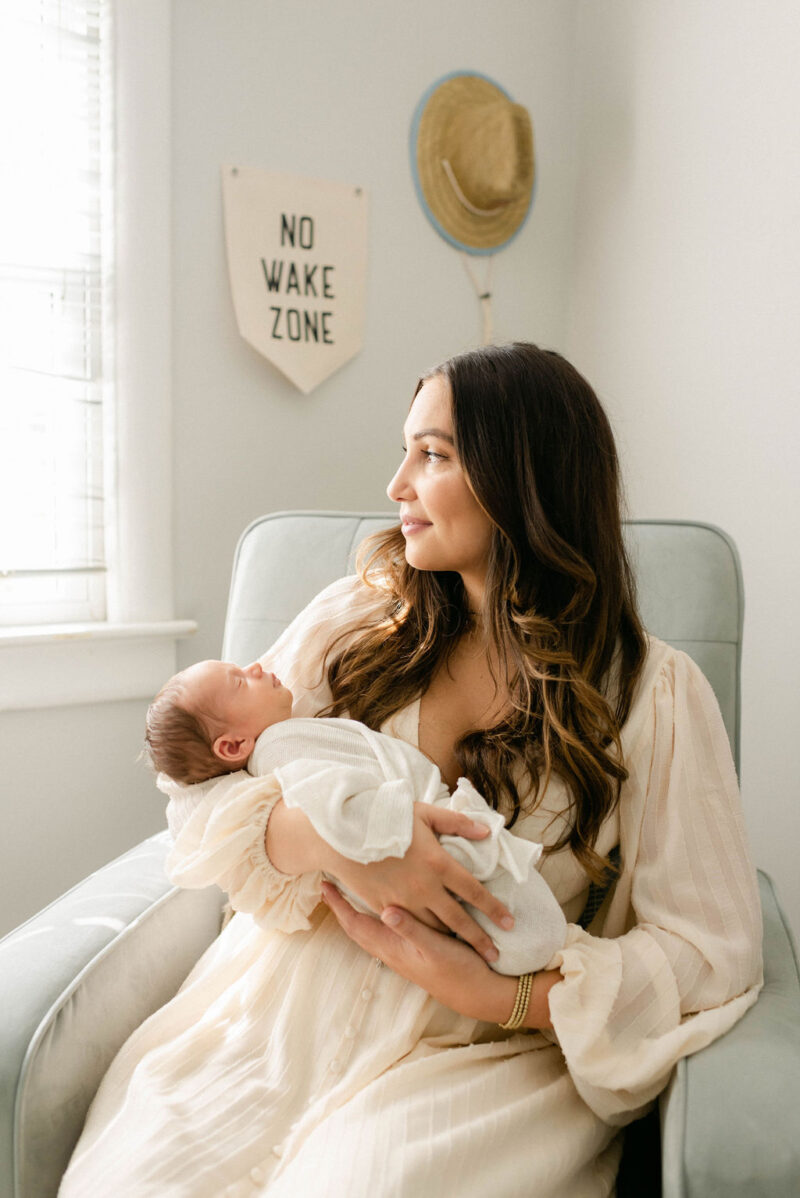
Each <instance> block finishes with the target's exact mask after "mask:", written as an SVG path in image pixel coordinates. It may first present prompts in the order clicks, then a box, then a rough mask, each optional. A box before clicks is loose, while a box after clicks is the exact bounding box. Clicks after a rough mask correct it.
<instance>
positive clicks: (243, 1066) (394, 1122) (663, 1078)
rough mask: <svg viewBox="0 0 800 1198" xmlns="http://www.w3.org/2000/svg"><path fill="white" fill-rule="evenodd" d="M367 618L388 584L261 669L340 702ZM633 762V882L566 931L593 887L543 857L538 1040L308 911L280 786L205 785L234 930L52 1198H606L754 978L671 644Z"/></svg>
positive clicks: (743, 888)
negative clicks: (563, 935) (354, 635)
mask: <svg viewBox="0 0 800 1198" xmlns="http://www.w3.org/2000/svg"><path fill="white" fill-rule="evenodd" d="M378 598H379V597H378ZM375 609H376V596H375V592H373V591H367V590H366V589H365V588H363V587H362V586H361V584H360V583H359V582H358V581H357V580H355V579H352V578H351V579H345V580H342V581H340V582H339V583H336V584H334V585H333V586H332V587H329V588H328V589H327V590H326V591H324V592H323V593H322V594H321V595H320V596H318V598H317V599H316V600H314V602H313V603H312V604H311V605H310V606H309V607H308V608H307V609H306V610H305V611H304V612H303V613H302V614H301V615H300V616H299V617H298V618H297V620H296V621H295V622H294V623H293V624H292V625H291V627H290V628H289V629H288V630H287V632H286V633H285V634H284V636H283V637H282V638H281V639H280V641H279V642H278V643H277V644H276V646H274V647H273V649H272V650H271V651H270V652H269V653H268V654H266V655H265V658H264V662H265V664H268V665H269V668H270V669H272V670H275V671H276V672H277V673H278V674H279V675H280V677H281V678H282V679H283V680H284V682H286V684H287V685H288V686H289V687H290V689H291V690H292V691H293V693H294V694H295V697H296V704H295V713H296V714H297V715H301V716H310V715H313V714H314V713H315V712H316V711H319V710H321V709H322V708H323V707H324V706H325V704H326V702H327V701H328V698H329V695H328V692H327V690H326V686H325V684H324V683H323V682H321V681H320V661H321V658H322V655H323V654H324V651H325V649H326V648H327V646H328V644H329V643H330V642H331V640H332V639H333V638H334V637H335V636H337V635H338V634H339V633H340V632H341V631H342V628H343V627H345V626H346V622H347V621H352V623H353V626H356V625H357V624H359V623H361V622H363V621H364V620H365V619H369V617H370V614H371V613H372V612H373V611H374V610H375ZM418 718H419V704H418V703H415V704H412V705H411V706H410V707H408V708H406V709H404V710H403V711H402V712H399V713H397V714H396V715H395V716H394V717H393V718H392V719H391V720H390V721H389V722H388V723H387V724H386V725H385V726H384V728H383V731H385V732H389V733H391V734H392V735H395V736H398V737H401V738H402V739H404V740H407V741H408V742H409V743H411V744H416V743H417V739H418ZM623 749H624V754H625V761H626V764H627V766H628V769H629V771H630V776H629V779H628V781H627V783H626V784H625V786H624V788H623V794H622V799H621V802H620V805H619V808H618V810H617V811H616V812H615V814H614V815H613V816H612V817H611V818H610V819H609V820H608V821H607V823H606V825H605V826H604V828H603V830H602V834H601V837H600V840H599V842H598V845H597V848H598V851H600V852H603V853H605V852H608V851H609V850H610V849H611V848H612V847H613V846H614V845H615V844H617V843H618V844H619V846H620V851H621V869H622V872H621V875H620V877H619V879H618V881H617V884H616V886H615V887H614V890H613V892H612V894H611V896H610V897H609V899H608V901H607V902H606V903H605V904H604V905H603V907H602V908H601V909H600V911H599V912H598V914H597V916H596V917H595V919H594V921H593V923H592V924H591V925H590V927H589V928H588V929H585V930H584V929H583V928H581V927H580V926H579V924H578V923H577V922H575V921H577V920H578V919H579V917H580V915H581V912H582V910H583V908H584V905H585V902H586V897H587V893H588V890H589V883H588V879H587V877H586V875H585V873H584V872H583V870H582V869H581V867H580V866H579V865H578V863H577V862H576V860H575V858H574V857H573V856H572V854H571V853H570V852H569V850H567V849H563V850H560V851H559V852H555V853H552V854H549V855H545V857H544V858H543V859H542V863H541V866H540V872H541V874H542V876H543V877H544V878H545V880H546V881H547V882H548V884H549V885H550V887H551V889H552V890H553V893H554V894H555V895H556V897H557V899H558V901H559V903H560V904H561V907H562V909H563V911H564V913H565V916H566V918H567V920H568V922H569V926H568V933H567V940H566V944H565V946H564V947H563V948H561V949H559V951H558V952H557V953H556V954H555V956H554V957H553V959H552V960H551V961H550V962H549V967H550V968H557V969H560V971H561V973H562V978H563V980H562V981H561V982H560V983H558V984H557V985H556V986H554V987H553V989H552V990H551V991H550V1009H551V1018H552V1021H553V1025H554V1030H553V1031H552V1032H547V1033H533V1034H519V1033H516V1034H515V1033H508V1032H504V1031H502V1030H501V1029H499V1028H498V1027H497V1026H495V1025H493V1024H486V1023H481V1022H477V1021H475V1020H473V1019H468V1018H466V1017H463V1016H460V1015H457V1014H455V1013H454V1012H452V1011H450V1010H448V1009H447V1008H445V1007H443V1006H441V1005H440V1004H439V1003H438V1002H436V1001H435V1000H434V999H432V998H430V996H428V995H427V994H425V993H424V991H422V990H421V989H420V988H419V987H417V986H415V985H414V984H412V983H410V982H407V981H405V980H404V979H403V978H401V977H398V976H397V975H395V974H393V973H392V972H391V971H390V970H389V969H387V968H382V967H380V966H379V965H378V964H377V963H376V962H375V961H374V960H373V959H372V958H370V957H369V956H367V955H366V954H365V953H364V952H363V951H362V950H361V949H360V948H358V947H357V946H356V945H355V944H353V943H352V942H351V941H349V940H348V938H347V937H346V936H345V935H344V933H343V932H342V931H341V929H340V928H339V925H338V924H337V923H336V920H335V919H334V917H333V915H332V914H330V913H329V912H328V911H327V909H326V908H324V907H317V908H316V909H315V910H314V911H313V912H312V913H311V915H310V917H308V918H306V912H305V910H299V909H298V895H299V894H300V893H301V891H302V884H301V883H300V882H299V881H298V880H296V879H292V878H288V877H287V876H286V875H283V874H280V873H278V872H277V871H276V870H275V869H274V868H273V867H272V866H271V864H270V862H269V860H268V858H267V856H266V853H265V850H264V833H265V828H266V823H267V820H268V819H269V814H270V811H271V810H272V807H273V806H274V804H275V802H276V801H277V799H278V797H279V792H278V789H277V785H276V783H275V782H274V780H271V779H269V778H267V779H261V778H247V777H245V776H243V775H241V774H239V775H232V776H230V777H228V778H224V779H221V780H219V781H218V782H217V783H215V784H214V786H215V793H214V803H215V812H216V815H215V828H214V835H213V836H212V837H209V838H208V839H207V840H206V842H205V844H204V845H203V846H201V847H202V853H200V856H199V857H198V859H197V860H196V861H195V862H194V865H195V866H196V867H197V869H198V871H199V872H198V874H197V875H196V883H195V884H200V883H201V881H202V878H203V876H205V879H206V881H207V882H211V881H219V882H220V883H221V884H222V885H223V886H224V888H225V889H226V890H228V892H229V894H230V896H231V899H232V902H233V905H234V907H235V908H236V910H237V911H238V912H239V914H237V915H236V916H235V917H234V919H233V920H232V921H231V923H230V924H229V925H228V927H227V928H226V929H225V931H224V932H223V933H222V934H221V935H220V937H219V938H218V939H217V940H216V941H215V943H214V944H213V945H212V946H211V948H210V949H209V950H208V952H207V953H206V954H205V955H204V956H203V958H202V959H201V960H200V962H198V964H197V966H196V967H195V969H194V970H193V971H192V973H191V974H190V976H189V978H188V979H187V981H186V982H185V983H184V986H183V987H182V988H181V990H180V991H179V993H178V994H177V995H176V997H175V998H174V999H173V1000H172V1001H171V1002H170V1003H168V1004H167V1005H166V1006H165V1007H163V1008H162V1009H161V1010H160V1011H157V1012H156V1013H155V1014H154V1015H153V1016H151V1018H150V1019H148V1020H147V1022H146V1023H144V1024H143V1025H142V1027H140V1028H139V1029H138V1030H137V1031H136V1032H135V1033H134V1034H133V1035H132V1036H131V1037H130V1039H129V1040H128V1042H127V1043H126V1044H125V1045H124V1046H123V1048H122V1049H121V1051H120V1053H119V1054H118V1056H117V1058H116V1059H115V1061H114V1062H113V1064H112V1066H111V1068H110V1069H109V1071H108V1073H107V1075H106V1077H105V1079H104V1081H103V1083H102V1085H101V1087H100V1090H99V1091H98V1094H97V1096H96V1098H95V1101H94V1103H93V1105H92V1108H91V1110H90V1112H89V1115H88V1118H87V1122H86V1126H85V1129H84V1132H83V1135H82V1137H81V1140H80V1141H79V1143H78V1146H77V1148H76V1151H75V1154H74V1156H73V1158H72V1161H71V1163H70V1167H69V1169H68V1171H67V1173H66V1175H65V1177H64V1180H63V1182H62V1186H61V1189H60V1190H59V1194H60V1195H61V1198H94V1196H95V1195H96V1196H98V1198H100V1196H103V1198H106V1196H110V1195H112V1194H113V1195H114V1196H115V1198H212V1196H219V1195H230V1196H232V1198H233V1196H237V1198H238V1196H241V1195H269V1198H306V1196H308V1198H311V1196H312V1195H313V1198H326V1196H327V1198H367V1196H369V1198H376V1196H378V1198H427V1196H428V1195H431V1196H433V1195H436V1196H437V1198H438V1196H440V1195H442V1194H445V1195H454V1196H455V1195H457V1196H459V1198H462V1196H463V1198H485V1195H486V1194H487V1193H494V1194H498V1195H501V1196H502V1198H517V1196H518V1198H529V1196H530V1195H534V1194H535V1195H536V1196H537V1198H590V1196H591V1198H599V1196H601V1195H609V1194H613V1192H614V1178H615V1174H616V1168H617V1163H618V1157H619V1139H618V1131H619V1128H620V1127H621V1126H623V1125H624V1124H625V1123H626V1122H628V1121H629V1120H630V1119H632V1118H634V1117H635V1116H636V1115H638V1114H639V1113H641V1112H642V1111H643V1110H644V1109H646V1107H647V1106H648V1105H649V1104H650V1103H651V1102H652V1100H653V1099H654V1098H655V1097H656V1096H657V1094H658V1093H659V1091H660V1090H661V1089H662V1088H663V1087H664V1085H665V1084H666V1082H667V1081H668V1079H669V1075H670V1072H671V1070H672V1068H673V1066H674V1064H675V1063H676V1061H678V1060H679V1059H680V1058H681V1057H682V1056H684V1055H686V1054H687V1053H690V1052H694V1051H696V1050H697V1049H699V1048H702V1047H704V1046H705V1045H706V1044H708V1043H710V1042H711V1041H712V1040H714V1039H715V1038H716V1037H717V1036H719V1035H721V1034H722V1033H723V1032H724V1031H726V1030H727V1029H728V1028H730V1027H731V1026H732V1025H733V1024H734V1023H735V1022H736V1021H737V1020H738V1019H739V1018H740V1017H741V1015H742V1014H743V1013H744V1012H745V1011H746V1010H747V1009H748V1007H749V1006H751V1005H752V1003H753V1002H754V1001H755V999H756V996H757V994H758V990H759V988H760V985H761V980H762V979H761V953H760V928H761V919H760V911H759V903H758V895H757V890H756V882H755V873H754V870H753V867H752V865H751V863H750V861H749V857H748V853H747V846H746V842H745V836H744V829H743V822H742V817H741V812H740V807H739V798H738V794H737V789H736V779H735V773H734V769H733V764H732V761H731V756H730V750H729V747H728V741H727V737H726V734H725V730H724V727H723V724H722V720H721V717H720V715H719V711H718V708H717V704H716V700H715V699H714V696H713V692H712V691H711V688H710V687H709V685H708V683H707V682H706V680H705V679H704V678H703V676H702V674H701V673H700V671H699V670H698V669H697V667H696V666H695V665H694V664H693V663H692V662H691V660H690V659H689V658H688V657H686V656H685V655H684V654H682V653H680V652H678V651H676V650H673V649H671V648H670V647H669V646H667V645H665V644H663V643H662V642H659V641H656V640H652V641H651V643H650V652H649V655H648V659H647V663H646V666H645V670H644V674H643V677H642V679H641V682H640V685H639V687H638V689H637V694H636V697H635V699H634V704H633V708H632V711H631V714H630V717H629V719H628V721H627V723H626V726H625V729H624V731H623ZM566 807H567V796H566V793H565V791H564V788H563V785H562V784H561V783H560V782H559V780H557V779H556V780H554V781H553V782H552V783H551V785H550V786H549V787H548V790H547V792H546V793H545V795H544V796H543V797H542V801H541V802H540V804H539V805H538V806H537V808H536V810H535V811H534V812H533V813H531V814H530V815H528V816H527V817H525V818H524V819H521V820H519V821H518V823H517V824H516V825H515V827H514V832H515V833H516V834H517V835H520V836H523V837H526V838H528V839H531V840H537V841H542V842H544V843H545V844H548V843H550V844H552V843H553V842H554V841H555V840H557V838H558V836H559V832H560V830H561V828H562V827H563V826H564V820H565V818H566ZM199 851H200V850H199V849H198V852H199ZM203 857H204V859H205V869H206V874H205V875H203V868H204V866H203V860H202V858H203ZM173 864H174V866H175V867H176V868H180V862H173ZM299 916H301V917H302V919H301V922H300V923H298V917H299ZM303 922H305V925H306V926H305V929H304V930H297V931H291V930H290V929H292V928H293V927H298V926H299V927H301V928H302V926H303Z"/></svg>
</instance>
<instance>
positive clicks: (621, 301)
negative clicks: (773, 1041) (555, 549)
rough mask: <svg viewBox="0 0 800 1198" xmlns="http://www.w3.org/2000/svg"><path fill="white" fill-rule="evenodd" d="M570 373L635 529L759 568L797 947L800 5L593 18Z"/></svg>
mask: <svg viewBox="0 0 800 1198" xmlns="http://www.w3.org/2000/svg"><path fill="white" fill-rule="evenodd" d="M577 31H578V36H577V40H576V46H575V70H576V74H575V78H576V83H577V86H578V87H579V88H580V96H579V100H580V113H581V128H580V138H579V142H578V147H577V160H578V163H579V167H580V174H579V178H578V184H577V208H576V220H575V240H574V258H573V265H572V270H571V272H570V276H569V292H570V312H569V319H568V327H567V331H566V336H565V340H564V349H565V352H566V353H567V356H569V357H571V358H572V360H573V361H575V363H576V365H578V366H579V367H580V368H581V369H582V370H583V371H584V373H585V374H586V375H587V376H588V377H589V378H590V379H592V380H593V382H594V383H595V385H596V386H597V387H598V389H599V391H600V393H601V394H602V396H603V397H604V399H605V400H606V402H607V405H608V407H609V409H610V411H611V414H612V416H613V419H614V422H615V425H616V428H617V430H618V432H619V434H620V440H621V442H622V447H623V452H624V464H625V470H626V474H627V480H628V491H629V504H630V509H631V514H632V515H633V516H637V517H669V516H673V517H677V518H684V519H699V520H706V521H709V522H711V523H714V524H719V525H721V526H722V527H723V528H725V529H726V530H727V531H728V532H729V533H731V534H732V535H733V537H734V539H735V540H736V542H737V544H738V546H739V550H740V553H741V558H742V565H743V572H744V580H745V595H746V614H745V638H744V646H745V648H744V661H743V709H742V789H743V796H744V803H745V812H746V816H747V821H748V824H749V827H750V833H751V838H752V843H753V847H754V855H755V858H756V860H757V862H758V864H760V865H761V866H762V867H764V868H766V869H767V870H768V871H770V872H771V873H772V874H773V875H774V877H775V879H776V881H777V883H778V886H779V890H780V892H781V896H782V899H783V902H784V904H785V906H786V908H787V912H788V914H789V916H790V918H791V919H792V921H793V923H794V927H795V929H800V871H798V868H797V861H796V854H797V847H798V844H800V786H799V784H798V773H797V768H796V764H795V760H794V754H795V749H796V745H797V740H798V732H800V688H798V684H797V677H798V673H799V672H800V649H799V648H798V638H797V637H796V636H795V635H794V632H793V625H794V619H795V615H796V613H797V612H798V611H800V552H799V551H798V545H800V484H799V483H798V479H800V470H799V469H798V448H800V404H799V403H798V400H799V399H800V383H799V382H798V379H800V362H799V361H798V350H797V337H798V316H800V272H798V268H797V263H798V259H800V219H798V218H799V217H800V137H799V136H798V112H800V77H799V76H798V72H797V63H798V61H799V60H800V8H798V6H797V4H796V2H795V0H771V3H769V4H760V3H757V0H733V2H732V0H704V3H702V4H695V3H692V2H691V0H681V2H680V3H675V2H674V0H644V2H642V0H599V2H598V0H580V3H579V4H578V25H577Z"/></svg>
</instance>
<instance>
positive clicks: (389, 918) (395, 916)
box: [381, 911, 402, 927]
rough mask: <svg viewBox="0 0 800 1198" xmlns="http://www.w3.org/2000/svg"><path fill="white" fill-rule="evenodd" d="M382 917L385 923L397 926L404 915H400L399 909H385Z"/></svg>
mask: <svg viewBox="0 0 800 1198" xmlns="http://www.w3.org/2000/svg"><path fill="white" fill-rule="evenodd" d="M381 919H382V920H383V922H384V923H388V924H389V925H390V926H391V927H395V926H396V925H397V924H398V923H399V922H400V920H401V919H402V916H401V915H400V912H399V911H384V912H383V914H382V915H381Z"/></svg>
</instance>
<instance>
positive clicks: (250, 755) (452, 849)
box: [146, 661, 566, 975]
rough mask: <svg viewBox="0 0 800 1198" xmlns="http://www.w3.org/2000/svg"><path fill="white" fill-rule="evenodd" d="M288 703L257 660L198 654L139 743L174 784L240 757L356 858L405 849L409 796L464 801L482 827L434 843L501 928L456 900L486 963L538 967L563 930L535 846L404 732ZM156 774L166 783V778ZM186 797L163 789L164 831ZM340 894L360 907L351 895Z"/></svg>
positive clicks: (178, 816) (157, 703)
mask: <svg viewBox="0 0 800 1198" xmlns="http://www.w3.org/2000/svg"><path fill="white" fill-rule="evenodd" d="M291 711H292V695H291V692H290V691H289V690H287V688H286V687H285V686H283V684H282V683H281V682H280V680H279V679H278V678H276V677H275V675H274V674H270V673H269V672H268V671H266V670H264V669H263V668H262V666H261V665H260V664H259V663H258V662H254V663H253V664H252V665H249V666H247V667H246V668H244V669H243V668H241V667H239V666H235V665H232V664H231V663H229V662H223V661H203V662H199V663H198V664H197V665H194V666H191V667H190V668H189V669H187V670H184V671H182V673H180V674H176V675H175V676H174V677H173V678H171V679H170V680H169V682H168V683H167V684H166V685H165V686H164V687H163V688H162V690H161V691H160V692H159V694H158V695H157V696H156V698H155V699H154V701H153V703H152V704H151V705H150V708H149V710H148V713H147V732H146V745H147V751H148V754H149V756H150V759H151V761H152V763H153V765H154V766H155V768H156V769H158V770H159V771H161V772H162V773H163V774H166V775H167V776H168V777H169V778H171V779H174V780H175V781H177V782H180V783H183V784H192V783H198V782H205V781H207V780H208V779H210V778H214V777H217V776H218V775H220V774H224V773H230V772H233V771H235V770H239V769H243V768H245V766H246V767H247V769H248V770H249V772H250V773H252V774H256V775H267V774H272V775H273V776H274V777H275V779H276V780H277V782H278V785H279V786H280V789H281V793H282V797H283V801H284V803H285V804H286V805H287V807H298V808H300V809H301V810H302V811H303V812H304V813H305V815H306V816H307V817H308V819H309V820H310V822H311V824H312V825H313V827H314V829H315V830H316V832H317V833H318V834H319V835H320V836H321V837H322V838H323V839H324V840H325V841H327V842H328V843H329V844H330V845H331V846H332V847H333V848H334V849H335V850H336V851H337V852H339V853H341V854H342V856H344V857H348V858H350V859H351V860H353V861H359V862H361V863H364V864H366V863H367V862H370V861H380V860H382V859H383V858H384V857H402V856H403V855H404V854H405V853H406V851H407V850H408V847H409V845H410V844H411V837H412V823H413V805H414V802H415V801H416V802H422V803H433V804H437V805H442V806H446V807H450V808H451V809H453V810H456V811H462V812H465V813H466V814H468V815H469V816H470V817H471V818H472V819H473V820H474V821H475V822H477V823H482V824H485V825H486V826H487V827H488V828H489V835H488V836H486V837H485V838H484V839H482V840H467V839H465V838H464V837H461V836H442V837H441V844H442V846H443V847H444V848H445V849H446V850H447V851H448V852H449V853H450V854H451V855H452V856H453V857H454V858H455V859H456V860H457V861H458V862H459V863H460V864H461V865H463V866H464V867H465V868H466V869H468V870H470V872H471V873H472V874H473V875H474V876H475V877H476V878H477V879H478V880H479V881H480V882H482V883H483V884H484V885H485V886H486V888H487V889H488V890H489V891H491V893H492V894H493V895H495V896H496V897H497V898H499V899H500V901H501V902H503V903H505V905H506V906H507V907H508V909H509V910H510V911H511V913H512V915H513V916H514V920H515V923H514V928H513V929H512V930H511V931H503V930H502V929H501V928H498V927H497V925H496V924H494V923H493V922H492V921H491V920H490V919H489V917H488V916H486V915H484V914H483V913H482V912H481V911H478V910H477V909H476V908H474V907H471V906H469V905H468V904H466V909H467V910H468V911H469V913H470V915H471V916H472V917H473V918H474V919H475V921H476V922H477V923H478V924H480V926H481V927H482V928H483V929H484V930H485V931H486V932H487V933H488V934H489V936H490V937H491V938H492V940H493V941H494V943H495V945H496V946H497V949H498V952H499V954H500V955H499V958H498V960H497V961H495V962H494V963H493V966H492V968H494V969H495V970H496V971H497V972H498V973H504V974H511V975H519V974H523V973H530V972H535V971H536V970H538V969H542V968H543V967H544V966H545V965H546V963H547V961H548V960H549V959H550V958H551V957H552V955H553V953H554V952H556V950H557V949H559V948H561V946H562V944H563V942H564V936H565V933H566V921H565V919H564V915H563V913H562V911H561V908H560V907H559V905H558V903H557V902H556V900H555V898H554V896H553V894H552V892H551V890H550V888H549V886H548V885H547V883H546V882H545V881H544V879H543V878H542V877H541V875H540V874H539V873H538V872H537V870H536V868H535V867H536V863H537V861H538V860H539V857H540V856H541V853H542V846H541V845H540V844H534V843H533V842H531V841H527V840H524V839H522V838H521V837H518V836H513V835H512V834H511V833H510V832H508V831H507V830H506V828H505V824H504V820H503V817H502V816H501V815H500V813H499V812H497V811H493V810H492V809H491V808H490V807H489V805H488V803H487V802H486V801H485V799H483V797H482V796H481V795H480V794H479V793H478V792H477V791H476V790H475V788H474V786H473V785H472V784H471V782H469V781H468V780H467V779H466V778H459V780H458V785H457V787H456V789H455V791H454V792H453V793H452V794H450V792H449V790H448V788H447V785H446V784H445V782H444V781H443V780H442V776H441V774H440V772H439V769H438V767H437V766H436V765H435V764H434V763H433V762H432V761H430V760H429V759H428V758H427V757H426V756H425V755H424V754H423V753H421V752H420V750H419V749H416V748H415V747H414V746H413V745H410V744H408V743H407V742H406V741H403V740H399V739H398V738H396V737H392V736H387V735H384V734H382V733H380V732H375V731H373V729H371V728H368V727H367V726H366V724H362V723H359V722H357V721H356V720H348V719H341V718H324V717H323V718H316V719H303V718H298V719H292V718H291ZM160 785H161V786H162V789H165V790H166V791H167V793H170V791H171V790H172V789H174V788H171V787H170V786H169V785H168V784H162V783H160ZM187 799H188V802H187ZM191 806H192V804H191V795H190V794H189V795H188V796H183V801H179V800H178V799H176V798H175V797H173V798H172V799H171V801H170V804H169V808H168V817H169V823H170V830H171V832H172V834H173V836H177V835H178V833H179V831H180V828H181V826H182V824H183V823H184V822H185V820H186V819H187V818H188V816H189V815H190V813H191ZM332 880H334V881H336V879H332ZM342 889H343V892H344V893H347V892H346V891H344V888H342ZM347 897H348V898H349V899H350V901H351V902H352V903H353V905H354V906H358V907H359V909H360V910H366V908H365V907H364V906H363V904H362V903H361V902H360V900H358V899H357V898H356V897H355V896H353V895H351V894H348V895H347ZM372 914H375V913H374V912H372Z"/></svg>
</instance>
